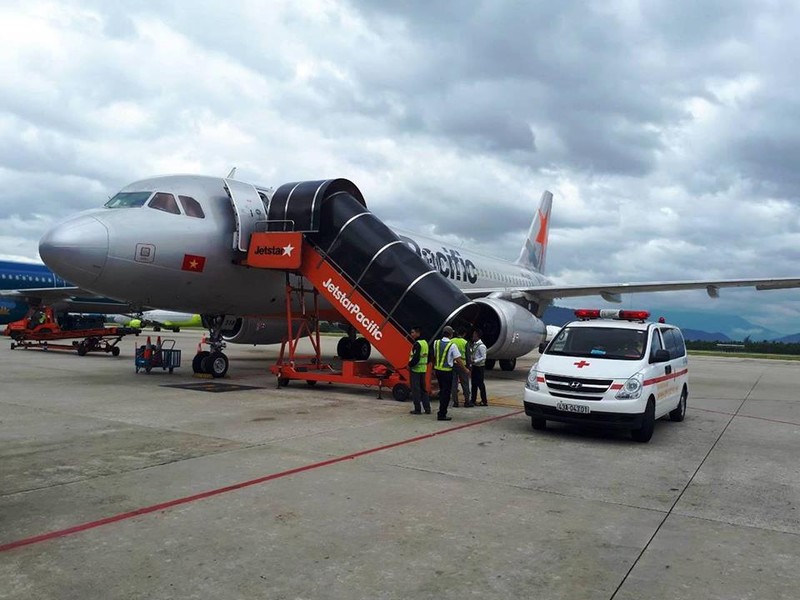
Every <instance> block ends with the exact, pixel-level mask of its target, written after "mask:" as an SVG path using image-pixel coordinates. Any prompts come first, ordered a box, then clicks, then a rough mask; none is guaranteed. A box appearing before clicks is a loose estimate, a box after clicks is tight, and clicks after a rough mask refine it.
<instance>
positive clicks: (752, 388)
mask: <svg viewBox="0 0 800 600" xmlns="http://www.w3.org/2000/svg"><path fill="white" fill-rule="evenodd" d="M763 376H764V372H762V373H761V374H760V375H759V376H758V379H756V380H755V381H754V382H753V385H752V386H751V387H750V390H749V391H748V392H747V394H745V397H744V398H743V399H742V402H741V403H740V404H739V406H738V408H737V409H736V411H735V412H734V413H733V414H732V415H731V417H730V419H728V422H727V423H725V427H723V428H722V431H720V433H719V435H718V436H717V439H716V440H714V443H713V444H711V448H709V449H708V452H706V455H705V456H704V457H703V460H701V461H700V464H699V465H697V468H696V469H695V470H694V473H692V476H691V477H690V478H689V481H687V482H686V485H684V486H683V489H682V490H681V492H680V494H678V496H677V498H675V501H674V502H673V503H672V506H670V507H669V510H668V511H667V512H666V514H665V515H664V518H663V519H661V522H660V523H659V524H658V526H657V527H656V529H655V531H654V532H653V535H651V536H650V539H649V540H647V543H646V544H645V545H644V547H643V548H642V550H641V552H639V555H638V556H637V557H636V559H635V560H634V561H633V563H632V564H631V566H630V568H629V569H628V571H627V572H626V573H625V575H624V576H623V578H622V581H620V582H619V585H618V586H617V589H615V590H614V593H613V594H611V597H610V598H609V600H614V598H616V597H617V594H618V593H619V591H620V589H622V586H623V585H624V584H625V582H626V581H627V580H628V577H629V576H630V574H631V573H632V572H633V569H634V568H636V565H637V564H639V561H640V560H641V559H642V556H644V553H645V552H647V549H648V548H649V547H650V544H652V543H653V540H654V539H655V538H656V536H657V535H658V532H659V531H661V528H662V527H663V526H664V523H666V522H667V519H668V518H669V516H670V515H671V514H672V511H673V510H675V506H677V504H678V502H680V499H681V498H683V495H684V494H685V493H686V490H687V489H689V486H690V485H692V482H693V481H694V478H695V477H696V476H697V474H698V473H699V472H700V469H702V468H703V465H704V464H705V463H706V461H707V460H708V457H709V456H711V453H712V452H713V451H714V448H716V447H717V444H718V443H719V441H720V440H721V439H722V436H723V435H725V432H726V431H727V430H728V427H730V425H731V423H733V420H734V419H735V418H736V415H737V414H738V412H739V411H740V410H741V409H742V407H743V406H744V403H745V402H747V399H748V398H749V397H750V394H752V393H753V390H754V389H756V386H757V385H758V383H759V382H760V381H761V378H762V377H763Z"/></svg>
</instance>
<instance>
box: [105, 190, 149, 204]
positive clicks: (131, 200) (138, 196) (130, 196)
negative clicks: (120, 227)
mask: <svg viewBox="0 0 800 600" xmlns="http://www.w3.org/2000/svg"><path fill="white" fill-rule="evenodd" d="M152 195H153V192H120V193H119V194H117V195H116V196H114V197H113V198H112V199H111V200H109V201H108V202H106V203H105V205H104V206H105V207H106V208H139V207H140V206H143V205H144V203H145V202H147V199H148V198H149V197H150V196H152Z"/></svg>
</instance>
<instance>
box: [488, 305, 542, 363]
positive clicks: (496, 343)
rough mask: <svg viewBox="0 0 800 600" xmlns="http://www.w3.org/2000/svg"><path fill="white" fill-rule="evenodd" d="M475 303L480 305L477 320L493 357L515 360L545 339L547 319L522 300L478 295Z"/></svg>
mask: <svg viewBox="0 0 800 600" xmlns="http://www.w3.org/2000/svg"><path fill="white" fill-rule="evenodd" d="M475 303H476V304H477V305H478V306H479V308H480V313H479V315H478V320H477V322H476V323H475V324H476V325H477V326H478V327H480V328H481V331H482V332H483V334H482V339H483V343H484V344H486V353H487V355H488V356H489V357H490V358H492V359H500V360H501V361H502V360H503V359H506V360H512V359H515V358H517V357H518V356H523V355H524V354H527V353H528V352H530V351H531V350H533V349H534V348H536V347H537V346H539V344H541V343H542V342H543V341H544V340H545V336H546V333H547V332H546V329H545V325H544V323H543V322H542V321H541V320H540V319H538V318H537V317H535V316H534V315H532V314H531V313H530V312H528V311H527V310H526V309H525V308H523V307H522V306H520V305H519V304H514V303H513V302H509V301H508V300H501V299H499V298H478V299H476V300H475Z"/></svg>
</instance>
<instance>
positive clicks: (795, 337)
mask: <svg viewBox="0 0 800 600" xmlns="http://www.w3.org/2000/svg"><path fill="white" fill-rule="evenodd" d="M773 341H775V342H784V343H787V344H788V343H796V342H800V333H793V334H792V335H785V336H783V337H780V338H778V339H776V340H773Z"/></svg>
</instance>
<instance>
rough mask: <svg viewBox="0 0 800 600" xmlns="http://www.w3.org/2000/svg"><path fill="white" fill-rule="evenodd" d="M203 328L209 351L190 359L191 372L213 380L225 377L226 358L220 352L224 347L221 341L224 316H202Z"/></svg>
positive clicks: (226, 369)
mask: <svg viewBox="0 0 800 600" xmlns="http://www.w3.org/2000/svg"><path fill="white" fill-rule="evenodd" d="M202 321H203V326H204V327H207V328H208V338H207V339H206V343H208V346H209V348H210V350H201V351H200V352H198V353H197V354H196V355H195V357H194V359H192V371H194V372H195V373H206V374H208V375H211V376H212V377H213V378H214V379H219V378H221V377H225V375H226V374H227V372H228V366H229V363H228V357H227V356H226V355H225V353H224V352H222V351H223V350H224V349H225V347H226V345H227V344H225V342H224V341H223V340H222V330H223V328H224V323H225V315H202Z"/></svg>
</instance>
